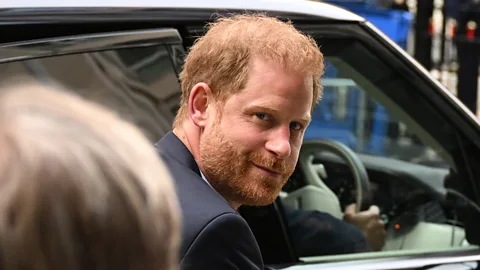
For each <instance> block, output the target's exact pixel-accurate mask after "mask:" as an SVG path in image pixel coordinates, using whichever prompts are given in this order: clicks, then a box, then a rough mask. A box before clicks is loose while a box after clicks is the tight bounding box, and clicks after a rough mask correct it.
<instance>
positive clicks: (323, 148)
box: [298, 139, 371, 212]
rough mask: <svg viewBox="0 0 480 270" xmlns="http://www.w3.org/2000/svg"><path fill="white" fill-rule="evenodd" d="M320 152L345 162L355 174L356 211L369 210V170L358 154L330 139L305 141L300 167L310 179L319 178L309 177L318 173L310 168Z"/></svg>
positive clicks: (300, 157)
mask: <svg viewBox="0 0 480 270" xmlns="http://www.w3.org/2000/svg"><path fill="white" fill-rule="evenodd" d="M320 152H330V153H332V154H335V155H337V156H339V157H340V158H341V159H342V160H343V161H345V163H346V165H347V166H348V168H349V169H350V170H351V171H352V173H353V178H354V180H355V188H356V198H355V199H356V211H357V212H360V211H361V210H364V209H367V208H368V207H369V206H370V205H371V199H370V196H369V191H370V181H369V179H368V174H367V170H366V169H365V166H364V165H363V163H362V161H361V160H360V159H359V157H358V156H357V154H356V153H355V152H353V151H352V150H351V149H350V148H349V147H348V146H346V145H345V144H343V143H340V142H337V141H333V140H328V139H308V140H304V141H303V145H302V148H301V149H300V155H299V158H298V162H299V165H300V166H301V168H302V171H303V172H305V174H307V177H308V178H309V179H315V178H318V175H315V176H314V175H308V174H314V173H317V174H318V172H317V171H315V170H311V169H310V168H311V167H312V166H313V164H312V163H313V159H314V158H315V155H318V154H319V153H320Z"/></svg>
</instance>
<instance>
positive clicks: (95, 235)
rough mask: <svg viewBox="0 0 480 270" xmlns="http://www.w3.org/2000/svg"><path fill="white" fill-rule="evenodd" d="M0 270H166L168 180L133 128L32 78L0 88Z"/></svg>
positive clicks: (169, 260)
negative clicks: (25, 83) (37, 82)
mask: <svg viewBox="0 0 480 270" xmlns="http://www.w3.org/2000/svg"><path fill="white" fill-rule="evenodd" d="M0 147H1V149H2V151H1V152H0V269H1V270H20V269H21V270H66V269H68V270H75V269H78V270H80V269H95V270H112V269H115V270H162V269H165V270H171V269H176V268H177V267H178V262H177V256H178V255H177V253H178V241H179V229H178V226H179V223H180V218H179V215H178V214H177V201H176V195H175V193H174V188H173V184H172V182H171V178H170V176H169V174H168V172H167V170H166V168H165V167H164V165H163V164H162V163H161V161H160V160H159V158H158V156H157V155H156V153H155V151H154V149H152V147H151V144H149V142H148V141H147V139H146V138H145V137H144V136H143V135H142V134H141V132H140V131H139V130H138V129H137V128H135V127H134V126H133V125H131V124H128V123H126V122H124V121H122V120H121V119H120V118H119V117H117V116H116V115H115V114H113V113H112V112H110V111H108V110H107V109H105V108H103V107H101V106H99V105H97V104H93V103H91V102H89V101H86V100H83V99H82V98H80V97H77V96H74V95H73V94H69V93H67V92H65V91H64V90H63V91H60V90H58V89H53V88H49V87H46V86H41V85H38V84H28V85H23V84H22V85H14V86H12V85H11V86H8V87H4V88H3V89H1V90H0Z"/></svg>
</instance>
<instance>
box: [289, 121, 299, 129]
mask: <svg viewBox="0 0 480 270" xmlns="http://www.w3.org/2000/svg"><path fill="white" fill-rule="evenodd" d="M290 128H291V129H293V130H300V129H302V125H301V124H300V123H297V122H292V123H290Z"/></svg>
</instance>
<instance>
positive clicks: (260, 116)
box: [255, 113, 270, 120]
mask: <svg viewBox="0 0 480 270" xmlns="http://www.w3.org/2000/svg"><path fill="white" fill-rule="evenodd" d="M255 115H256V116H257V117H258V118H259V119H260V120H268V119H270V118H269V116H268V114H266V113H256V114H255Z"/></svg>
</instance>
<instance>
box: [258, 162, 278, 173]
mask: <svg viewBox="0 0 480 270" xmlns="http://www.w3.org/2000/svg"><path fill="white" fill-rule="evenodd" d="M253 165H254V166H256V167H258V168H260V169H262V170H265V171H267V172H269V173H271V174H282V173H281V172H279V171H275V170H273V169H270V168H266V167H263V166H260V165H257V164H255V163H253Z"/></svg>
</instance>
